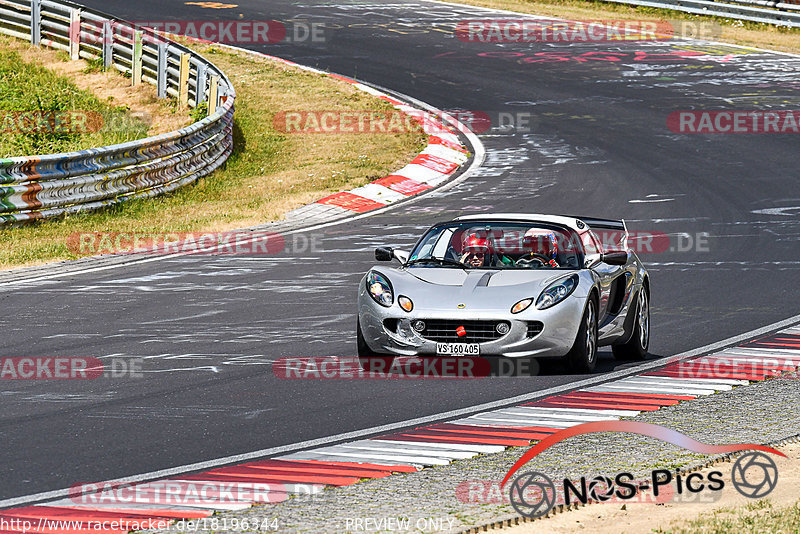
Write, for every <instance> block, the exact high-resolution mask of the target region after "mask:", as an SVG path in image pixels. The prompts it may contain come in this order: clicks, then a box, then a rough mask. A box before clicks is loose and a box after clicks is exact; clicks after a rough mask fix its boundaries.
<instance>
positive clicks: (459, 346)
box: [436, 343, 481, 356]
mask: <svg viewBox="0 0 800 534" xmlns="http://www.w3.org/2000/svg"><path fill="white" fill-rule="evenodd" d="M480 353H481V346H480V345H479V344H477V343H437V344H436V354H448V355H450V356H477V355H478V354H480Z"/></svg>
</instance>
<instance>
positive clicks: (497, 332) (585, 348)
mask: <svg viewBox="0 0 800 534" xmlns="http://www.w3.org/2000/svg"><path fill="white" fill-rule="evenodd" d="M627 238H628V232H627V228H626V226H625V222H624V221H621V220H607V219H596V218H590V217H569V216H556V215H539V214H491V215H487V214H484V215H470V216H465V217H459V218H457V219H455V220H453V221H450V222H445V223H440V224H436V225H434V226H433V227H431V228H430V229H429V230H428V231H427V232H425V234H424V235H423V236H422V238H421V239H420V240H419V241H418V242H417V244H416V245H415V246H414V248H413V250H412V251H411V252H410V253H409V252H404V251H401V250H393V249H391V248H388V247H381V248H378V249H376V250H375V258H376V259H377V260H378V261H392V260H393V259H394V260H397V261H399V262H400V266H399V267H389V266H382V265H381V266H377V265H376V266H374V267H373V268H372V269H370V271H369V272H368V273H367V274H366V276H364V278H363V280H362V281H361V284H360V286H359V292H358V324H357V345H358V355H359V358H360V361H361V362H362V365H364V366H368V365H369V361H370V360H371V359H373V358H375V357H376V356H382V357H387V356H388V357H393V356H437V355H439V356H443V355H448V356H478V355H481V356H484V355H490V356H502V357H507V358H523V357H536V358H539V357H552V356H555V357H564V358H565V359H566V360H567V362H568V363H569V365H570V366H571V367H572V368H573V369H574V370H576V371H579V372H590V371H592V370H593V369H594V367H595V364H596V363H597V347H598V346H600V345H612V350H613V353H614V356H615V357H617V358H619V359H644V357H645V355H646V354H647V349H648V347H649V343H650V307H649V302H650V294H649V293H650V284H649V278H648V274H647V271H646V270H645V268H644V266H643V265H642V263H641V261H640V260H639V258H638V257H637V256H636V254H635V253H634V252H633V251H632V250H630V248H629V247H628V244H627Z"/></svg>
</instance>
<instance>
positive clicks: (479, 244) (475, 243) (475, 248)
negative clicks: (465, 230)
mask: <svg viewBox="0 0 800 534" xmlns="http://www.w3.org/2000/svg"><path fill="white" fill-rule="evenodd" d="M491 251H492V250H491V246H490V245H489V240H488V239H487V238H485V237H478V236H476V235H474V234H473V235H471V236H469V237H468V238H467V241H466V243H464V252H477V253H479V254H489V253H490V252H491Z"/></svg>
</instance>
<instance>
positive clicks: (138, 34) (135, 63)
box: [131, 30, 144, 85]
mask: <svg viewBox="0 0 800 534" xmlns="http://www.w3.org/2000/svg"><path fill="white" fill-rule="evenodd" d="M143 34H144V32H143V31H141V30H134V32H133V56H132V63H131V80H132V84H133V85H139V84H140V83H142V35H143Z"/></svg>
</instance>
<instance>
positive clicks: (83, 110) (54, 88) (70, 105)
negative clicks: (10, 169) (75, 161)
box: [0, 38, 148, 157]
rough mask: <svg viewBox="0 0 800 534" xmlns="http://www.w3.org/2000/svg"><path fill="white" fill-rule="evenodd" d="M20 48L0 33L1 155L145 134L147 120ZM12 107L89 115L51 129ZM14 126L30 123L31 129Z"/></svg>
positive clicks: (63, 149)
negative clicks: (37, 59)
mask: <svg viewBox="0 0 800 534" xmlns="http://www.w3.org/2000/svg"><path fill="white" fill-rule="evenodd" d="M23 53H24V47H23V46H20V44H19V43H18V42H13V41H12V40H11V39H10V38H0V114H1V116H2V124H0V132H2V136H0V157H11V156H23V155H37V154H51V153H55V152H69V151H72V150H83V149H86V148H92V147H97V146H103V145H110V144H116V143H124V142H127V141H133V140H135V139H141V138H143V137H146V136H147V132H148V125H147V123H146V122H145V121H143V120H141V118H139V117H136V116H134V115H131V113H130V110H129V109H128V108H127V107H125V106H118V105H115V104H113V103H111V102H108V101H106V102H103V101H101V100H100V99H98V98H97V96H95V95H94V94H93V93H92V92H91V91H88V90H85V89H81V88H79V87H78V86H76V85H75V84H74V83H72V81H71V80H70V79H69V78H68V77H66V76H63V75H59V74H57V73H56V72H53V71H52V70H49V69H47V68H46V67H44V66H43V65H42V64H41V63H40V62H38V61H34V62H31V61H26V59H25V58H24V57H23ZM17 112H44V113H48V112H52V113H60V112H73V113H74V112H77V113H79V114H80V115H73V117H76V119H78V118H79V117H80V118H81V119H88V120H86V121H85V122H84V121H82V120H80V119H79V120H76V121H75V122H72V123H70V122H69V121H68V122H66V123H64V126H65V128H63V129H62V131H60V132H52V133H51V132H49V131H48V127H44V126H43V124H39V125H36V124H35V123H34V122H33V121H32V120H27V119H25V120H22V119H21V118H20V117H19V116H18V115H16V113H17ZM61 116H63V117H65V118H66V117H67V115H66V114H63V115H61ZM101 121H102V122H101ZM53 126H54V125H53ZM19 128H34V129H35V130H34V131H35V132H36V133H28V132H26V131H18V129H19Z"/></svg>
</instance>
